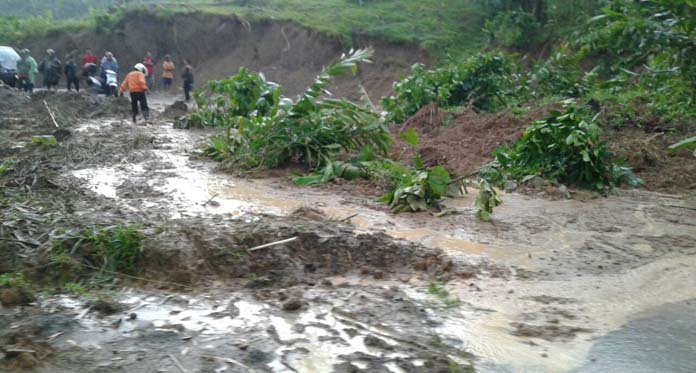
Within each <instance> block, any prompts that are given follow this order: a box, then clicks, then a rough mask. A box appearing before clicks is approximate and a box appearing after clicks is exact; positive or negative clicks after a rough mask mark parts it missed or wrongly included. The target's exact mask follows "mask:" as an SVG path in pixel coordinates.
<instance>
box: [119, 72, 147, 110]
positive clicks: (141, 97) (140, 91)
mask: <svg viewBox="0 0 696 373" xmlns="http://www.w3.org/2000/svg"><path fill="white" fill-rule="evenodd" d="M146 75H147V68H146V67H145V65H143V64H142V63H138V64H136V65H135V66H133V71H131V72H130V73H128V75H126V79H124V80H123V83H121V87H120V88H119V92H120V93H121V95H123V92H125V91H128V92H130V97H131V109H132V112H133V123H136V122H137V118H138V104H140V110H141V111H142V112H143V117H144V118H145V120H149V119H150V109H149V108H148V107H147V95H146V93H147V80H146V79H145V77H146Z"/></svg>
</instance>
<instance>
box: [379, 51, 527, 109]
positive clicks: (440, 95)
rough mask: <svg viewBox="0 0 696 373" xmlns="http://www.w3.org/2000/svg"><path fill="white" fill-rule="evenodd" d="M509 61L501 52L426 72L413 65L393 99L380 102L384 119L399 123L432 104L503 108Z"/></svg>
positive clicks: (509, 76) (510, 85)
mask: <svg viewBox="0 0 696 373" xmlns="http://www.w3.org/2000/svg"><path fill="white" fill-rule="evenodd" d="M514 70H515V65H514V63H513V61H512V58H511V57H510V56H508V55H505V54H503V53H501V52H491V53H479V54H477V55H474V56H472V57H470V58H469V59H467V60H466V61H465V62H464V63H451V64H449V65H448V66H445V67H441V68H437V69H434V70H427V69H426V68H425V66H424V65H422V64H416V65H414V66H413V67H412V69H411V75H410V76H408V77H405V78H403V79H401V81H399V82H398V83H396V84H395V85H394V91H395V96H390V97H385V98H383V99H382V107H384V109H385V110H386V111H387V120H388V121H390V122H397V123H398V122H403V121H404V120H406V119H408V118H409V117H410V116H411V115H413V114H415V113H416V112H417V111H418V110H419V109H420V108H422V107H423V106H425V105H427V104H429V103H432V102H435V103H437V104H438V105H440V106H443V107H451V106H460V105H472V106H473V107H474V108H476V109H478V110H485V111H494V110H496V109H498V108H501V107H504V106H505V105H506V100H507V96H508V94H509V92H510V91H511V89H512V88H513V87H514V86H515V78H516V76H517V75H516V74H513V72H514Z"/></svg>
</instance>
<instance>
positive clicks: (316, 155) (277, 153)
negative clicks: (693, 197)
mask: <svg viewBox="0 0 696 373" xmlns="http://www.w3.org/2000/svg"><path fill="white" fill-rule="evenodd" d="M371 55H372V51H371V50H357V51H352V52H351V53H350V54H349V55H344V56H342V58H341V60H340V61H339V62H337V63H334V64H331V65H330V66H328V67H327V68H326V69H324V71H323V72H322V73H321V74H320V75H319V76H318V77H317V79H316V80H315V82H314V83H313V84H312V85H311V86H310V87H309V88H307V90H306V91H305V92H304V93H303V94H301V95H300V96H299V97H298V98H297V99H296V100H292V99H290V98H287V97H283V96H282V95H281V89H280V87H278V86H277V85H274V84H272V83H268V82H266V81H265V79H263V76H261V75H259V74H252V73H249V72H248V71H246V70H242V71H240V73H239V74H237V75H236V76H234V77H232V78H230V79H227V80H225V81H221V82H215V83H211V84H210V85H209V91H210V92H211V93H212V94H209V95H199V96H198V98H197V100H198V102H199V107H200V109H199V110H198V112H196V113H194V114H193V115H192V116H191V118H192V119H191V120H195V121H200V123H201V124H203V125H214V126H223V127H226V128H227V129H226V131H225V133H224V134H222V135H219V136H217V137H214V138H213V139H211V142H210V143H209V145H208V146H207V147H206V149H205V150H204V152H205V153H207V154H209V155H211V156H213V157H214V158H216V159H220V160H222V159H224V160H225V161H229V162H232V163H234V164H236V165H239V166H242V167H244V168H254V167H267V168H273V167H280V166H283V165H286V164H288V163H290V162H291V161H299V162H301V163H304V164H306V165H308V166H309V167H312V168H319V167H322V166H325V165H327V164H328V163H330V162H331V161H333V160H335V159H336V157H337V156H338V155H339V154H341V153H347V152H351V151H358V150H360V149H361V148H363V147H366V146H369V147H371V148H372V149H374V150H375V151H376V152H379V153H381V154H384V153H386V151H387V150H388V148H389V145H390V144H391V137H390V136H389V131H388V130H387V128H386V127H385V126H384V124H383V122H382V119H381V118H380V116H379V114H377V113H376V112H375V111H374V110H372V109H371V108H367V107H363V106H361V105H357V104H355V103H352V102H350V101H348V100H345V99H333V98H322V97H321V96H322V94H323V93H324V92H325V91H326V89H327V87H328V85H329V83H330V80H331V78H332V77H334V76H339V75H344V74H346V73H349V72H352V73H355V72H356V71H357V64H358V63H359V62H368V61H369V57H370V56H371ZM193 118H195V119H193Z"/></svg>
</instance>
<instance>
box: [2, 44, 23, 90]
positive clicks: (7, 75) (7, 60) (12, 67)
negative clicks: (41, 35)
mask: <svg viewBox="0 0 696 373" xmlns="http://www.w3.org/2000/svg"><path fill="white" fill-rule="evenodd" d="M20 59H21V58H20V57H19V55H18V54H17V52H16V51H15V50H14V48H12V47H5V46H0V80H2V82H3V83H5V84H7V85H9V86H11V87H14V86H15V84H17V62H19V60H20Z"/></svg>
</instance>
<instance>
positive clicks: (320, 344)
mask: <svg viewBox="0 0 696 373" xmlns="http://www.w3.org/2000/svg"><path fill="white" fill-rule="evenodd" d="M98 130H104V131H108V130H109V129H108V128H101V129H99V128H87V127H85V128H84V132H82V133H85V134H87V133H89V131H98ZM151 130H152V132H153V134H154V136H155V137H156V139H157V140H156V141H160V142H161V143H162V144H163V145H166V146H162V147H160V148H159V149H156V150H153V151H152V155H153V157H152V158H151V159H148V160H147V161H146V162H143V163H139V164H119V165H112V166H108V167H103V168H96V169H83V170H78V171H75V172H74V175H75V176H77V177H79V178H82V179H84V180H85V181H86V182H87V184H88V186H89V188H90V189H91V190H93V191H94V192H96V193H98V194H100V195H103V196H104V197H107V198H113V199H116V200H118V201H121V202H122V203H123V205H124V206H125V207H127V208H131V209H142V208H159V209H164V210H165V211H166V212H167V213H168V214H169V216H170V217H171V218H178V217H182V216H197V215H208V214H225V215H229V216H233V217H238V218H244V217H250V216H253V214H257V213H266V214H275V215H285V214H288V213H289V212H290V211H292V210H293V209H295V208H298V207H302V206H309V207H312V208H317V209H320V210H323V211H324V212H325V213H326V214H327V215H329V216H331V217H334V218H337V219H342V218H346V217H352V218H351V219H350V220H351V222H353V223H354V224H355V225H356V226H357V227H358V229H359V230H361V231H365V232H368V231H369V232H375V231H380V232H384V233H386V234H388V235H390V236H393V237H395V238H400V239H405V240H409V241H413V242H418V243H420V244H423V245H425V246H429V247H434V248H441V249H444V250H446V251H448V252H449V253H451V254H452V255H455V256H460V257H462V258H464V259H465V260H467V261H470V262H472V263H482V262H494V263H497V264H500V265H508V266H513V267H514V269H513V271H512V272H513V274H516V275H513V276H508V277H506V278H499V277H496V276H492V277H485V276H484V277H481V278H479V279H476V280H475V283H474V282H472V281H453V282H452V283H450V284H449V285H448V289H449V291H450V294H451V296H452V297H454V298H457V299H459V300H461V301H462V305H460V306H459V308H458V309H457V310H455V311H453V312H447V313H446V315H443V316H442V317H441V321H442V325H441V326H440V327H438V328H437V332H438V334H440V335H442V336H443V338H446V339H447V338H449V339H451V340H453V341H457V342H453V343H455V344H458V345H459V348H461V349H462V350H465V351H468V352H471V353H473V354H474V355H476V356H477V357H479V360H478V361H477V370H478V371H482V372H518V371H525V372H526V371H529V372H547V371H548V372H559V371H577V372H590V371H616V372H642V371H645V372H648V371H685V372H686V371H694V370H696V354H694V353H693V352H694V350H693V346H696V338H695V336H694V334H693V333H691V332H688V331H680V329H681V328H684V327H689V328H691V327H693V326H694V325H693V320H695V319H696V317H694V313H693V310H694V308H693V303H680V302H686V301H688V300H690V299H694V298H696V271H695V270H694V268H696V257H695V256H693V254H695V253H696V247H694V246H695V245H694V241H693V239H694V238H695V237H696V231H695V229H694V224H696V222H695V221H694V216H693V214H690V213H689V210H688V209H683V210H679V209H680V207H676V208H672V209H670V208H669V206H675V205H676V206H687V207H688V206H693V205H694V204H693V200H689V199H683V198H680V197H674V196H662V195H656V194H650V193H645V192H629V191H626V192H621V193H620V194H619V195H617V196H612V197H610V198H607V199H596V200H590V201H585V202H582V201H577V200H571V201H549V200H543V199H538V198H532V197H528V196H522V195H516V194H512V195H506V196H504V205H503V206H501V207H500V208H499V209H497V210H496V211H495V220H494V222H493V223H492V224H484V223H480V222H477V221H476V220H475V219H473V218H472V216H473V211H474V210H473V207H472V205H473V198H474V196H466V197H465V198H462V199H458V200H450V201H447V202H446V204H447V206H448V207H450V208H452V209H455V210H456V211H457V212H458V214H456V215H453V216H447V217H444V218H434V217H432V216H430V215H428V214H418V215H396V216H395V215H393V214H390V213H389V212H388V211H387V210H386V209H385V208H384V207H380V206H379V205H377V204H374V203H372V202H371V201H369V200H368V199H365V198H360V197H353V196H350V195H346V194H344V195H337V194H335V193H329V192H327V191H325V190H323V189H321V188H304V189H300V188H296V187H294V186H292V185H291V184H289V183H288V182H287V181H286V180H284V179H281V178H266V179H242V178H235V177H231V176H229V175H227V174H222V173H219V172H216V171H215V169H214V167H215V165H214V164H212V163H209V162H205V161H201V160H192V159H191V154H192V153H193V152H194V150H195V144H196V143H197V142H198V141H199V140H200V138H201V137H200V136H201V135H200V134H196V133H195V132H188V131H179V130H174V129H172V128H171V127H170V125H161V126H152V127H151ZM134 185H135V188H136V189H137V188H140V189H145V190H146V192H145V193H141V194H138V195H137V198H134V197H132V196H131V197H128V196H127V195H126V196H125V197H124V193H127V192H129V190H130V189H132V188H134ZM129 188H130V189H129ZM675 209H676V210H675ZM680 214H681V215H680ZM689 242H690V243H689ZM689 246H691V247H689ZM692 249H693V251H692ZM612 266H613V267H612ZM525 273H531V275H525V276H528V277H524V276H523V275H524V274H525ZM484 274H485V273H484ZM529 276H531V277H529ZM365 284H366V285H367V284H368V283H365ZM369 285H374V284H373V283H369ZM406 291H407V293H409V295H410V296H411V297H412V298H413V299H414V300H417V301H422V302H426V301H427V300H428V298H432V297H431V296H429V295H428V294H426V292H425V291H424V290H423V289H420V290H415V289H414V290H413V291H408V290H406ZM544 297H546V298H544ZM134 299H135V298H134ZM138 302H141V303H142V302H145V301H144V300H143V299H139V300H137V301H135V300H134V304H136V303H138ZM145 303H147V302H145ZM234 304H235V306H236V307H237V308H238V309H239V310H240V311H243V312H240V316H239V317H237V318H234V319H232V318H222V319H211V318H210V317H209V316H207V315H208V314H210V313H215V312H217V311H216V310H217V309H218V308H219V307H223V308H224V307H229V304H227V303H222V304H207V305H205V302H197V303H192V304H190V305H188V306H187V308H185V309H182V310H181V311H180V312H178V313H176V314H172V313H171V312H172V311H174V310H175V309H174V308H173V307H174V306H172V305H169V304H164V305H157V304H156V302H154V303H153V302H150V303H149V304H145V305H143V306H141V308H140V314H139V315H140V316H139V320H146V321H148V322H152V323H153V324H154V323H158V324H162V323H164V324H163V325H162V326H161V327H163V326H166V325H169V324H172V323H179V324H181V325H182V326H183V327H184V328H185V329H186V330H199V331H200V330H201V328H202V329H203V330H204V331H205V333H213V334H214V333H216V331H217V332H223V331H225V330H227V331H229V330H236V331H237V332H238V331H239V330H238V329H239V328H244V327H249V326H250V325H259V324H260V325H267V326H271V325H272V326H273V328H274V329H275V331H276V332H277V335H278V338H279V339H280V340H281V341H282V340H286V341H287V340H300V339H301V340H302V342H301V343H299V344H297V345H293V347H292V348H288V347H282V348H283V349H287V350H282V351H281V350H278V351H276V352H277V355H278V356H283V359H284V360H283V361H280V360H274V361H272V362H269V365H268V366H269V368H270V369H272V370H273V371H292V370H295V371H298V372H323V371H330V366H331V365H333V364H334V363H337V362H338V361H339V360H340V359H338V356H340V355H342V354H344V355H345V354H348V353H355V352H360V353H364V354H368V355H369V354H372V353H374V351H371V350H370V349H369V348H366V347H365V346H364V343H363V342H362V339H361V337H360V336H349V335H345V334H344V333H343V332H341V331H340V330H341V329H342V324H341V323H342V322H343V321H342V320H341V319H339V318H336V317H335V316H332V315H331V312H329V311H328V310H327V309H322V308H321V307H319V306H317V307H316V308H312V309H310V310H308V311H307V312H303V313H301V314H298V315H296V316H295V317H293V318H288V317H280V316H274V315H272V314H271V313H269V312H266V311H267V310H266V309H265V308H264V305H263V304H258V303H253V302H247V301H238V303H234ZM672 304H676V305H672ZM685 304H686V305H685ZM650 310H659V311H655V312H658V313H653V314H652V316H647V319H646V316H645V312H649V311H650ZM672 311H674V312H675V313H674V314H670V313H669V312H672ZM432 312H435V311H432ZM661 314H667V315H672V316H670V317H661V316H659V315H661ZM320 315H321V318H320V317H319V316H320ZM182 317H183V318H185V319H182ZM632 320H634V321H632ZM640 320H648V321H640ZM298 323H300V324H302V325H305V326H306V327H303V328H299V327H296V325H297V324H298ZM327 324H328V325H331V326H332V328H333V329H334V330H336V329H338V330H339V331H338V332H337V333H338V334H335V333H332V332H327V331H326V328H325V327H324V326H321V325H327ZM307 325H310V326H307ZM515 325H523V326H524V328H522V327H517V326H515ZM122 327H123V328H125V327H127V326H122ZM535 328H537V329H535ZM651 328H654V330H657V329H660V328H662V329H661V330H662V331H664V333H662V334H656V335H655V337H654V338H652V337H649V336H647V333H653V331H654V330H653V329H651ZM576 329H577V331H575V332H573V333H567V334H564V331H566V330H576ZM298 330H299V331H298ZM529 330H531V331H532V332H529ZM119 332H127V330H121V329H119ZM327 333H329V334H327ZM653 334H654V333H653ZM332 337H338V338H339V339H340V340H343V341H346V342H347V343H339V344H333V342H331V338H332ZM650 346H652V347H653V348H654V351H653V355H650V353H649V348H650ZM622 356H625V357H626V358H625V359H624V358H623V357H622ZM650 356H654V358H650ZM658 356H662V357H663V358H658ZM407 357H408V356H406V357H403V356H402V358H407ZM629 360H631V361H629ZM648 361H649V363H650V364H648V363H645V364H640V363H638V362H648ZM412 363H413V365H414V366H417V365H418V364H420V363H421V362H420V361H419V360H418V359H414V360H413V361H412ZM359 365H360V364H358V363H356V368H364V367H363V366H359ZM687 368H691V369H687ZM288 369H289V370H288ZM399 369H401V368H399V367H396V366H395V367H393V371H399Z"/></svg>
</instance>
